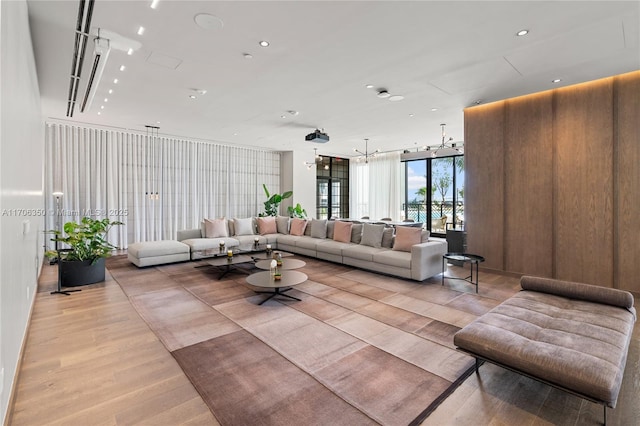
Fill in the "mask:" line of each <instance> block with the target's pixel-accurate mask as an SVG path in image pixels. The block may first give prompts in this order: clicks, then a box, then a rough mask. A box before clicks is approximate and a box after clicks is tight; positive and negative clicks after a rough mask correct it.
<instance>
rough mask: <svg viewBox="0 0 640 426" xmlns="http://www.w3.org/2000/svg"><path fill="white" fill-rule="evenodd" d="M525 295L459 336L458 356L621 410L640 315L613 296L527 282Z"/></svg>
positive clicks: (628, 300) (619, 294)
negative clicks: (618, 406)
mask: <svg viewBox="0 0 640 426" xmlns="http://www.w3.org/2000/svg"><path fill="white" fill-rule="evenodd" d="M520 283H521V287H522V291H520V292H519V293H517V294H515V295H514V296H512V297H511V298H509V299H507V300H505V301H504V302H503V303H502V304H500V305H498V306H496V307H495V308H494V309H492V310H491V311H489V312H487V313H486V314H484V315H482V316H481V317H479V318H477V319H476V320H475V321H473V322H472V323H470V324H468V325H467V326H466V327H464V328H462V329H461V330H460V331H458V332H457V333H456V334H455V335H454V339H453V341H454V344H455V345H456V346H457V347H458V349H459V350H462V351H463V352H466V353H468V354H470V355H472V356H474V357H475V358H476V371H477V367H478V365H479V362H478V361H479V360H480V361H481V360H485V361H489V362H491V363H494V364H497V365H500V366H502V367H505V368H507V369H510V370H513V371H516V372H518V373H520V374H523V375H526V376H528V377H531V378H533V379H536V380H539V381H541V382H544V383H547V384H549V385H552V386H555V387H557V388H560V389H562V390H565V391H568V392H570V393H573V394H575V395H578V396H579V397H581V398H585V399H588V400H590V401H593V402H596V403H599V404H603V405H604V418H605V423H606V407H610V408H615V406H616V401H617V399H618V393H619V392H620V386H621V384H622V377H623V374H624V369H625V364H626V361H627V353H628V349H629V343H630V340H631V334H632V332H633V326H634V323H635V320H636V311H635V309H634V307H633V302H634V301H633V295H632V294H631V293H629V292H626V291H622V290H616V289H612V288H606V287H600V286H594V285H587V284H580V283H574V282H568V281H560V280H554V279H549V278H536V277H529V276H524V277H522V278H521V281H520Z"/></svg>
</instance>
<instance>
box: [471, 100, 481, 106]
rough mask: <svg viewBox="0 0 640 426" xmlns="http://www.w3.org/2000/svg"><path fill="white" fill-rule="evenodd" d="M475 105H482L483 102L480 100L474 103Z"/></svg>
mask: <svg viewBox="0 0 640 426" xmlns="http://www.w3.org/2000/svg"><path fill="white" fill-rule="evenodd" d="M473 103H474V104H476V105H480V104H481V103H482V100H481V99H478V100H477V101H474V102H473Z"/></svg>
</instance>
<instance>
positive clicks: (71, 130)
mask: <svg viewBox="0 0 640 426" xmlns="http://www.w3.org/2000/svg"><path fill="white" fill-rule="evenodd" d="M46 139H47V140H46V162H45V176H46V177H45V179H46V182H45V190H46V203H47V209H48V210H49V211H52V210H53V209H55V207H56V206H55V199H54V197H53V195H52V194H53V192H55V191H60V192H63V194H64V195H63V197H62V202H61V206H60V210H61V211H60V212H59V213H60V214H61V216H60V217H59V221H60V222H62V223H64V222H67V221H70V220H74V221H76V220H79V219H80V218H81V217H82V216H94V217H99V218H101V217H107V216H108V217H110V218H111V219H113V220H121V221H122V222H124V223H125V225H124V226H121V227H116V228H114V230H113V231H112V232H111V234H110V235H109V240H110V241H111V242H112V243H113V244H115V245H116V246H118V247H123V248H124V247H126V246H127V244H128V243H131V242H134V241H149V240H160V239H172V238H175V236H176V232H177V231H178V230H181V229H188V228H197V227H199V224H200V221H201V220H202V219H203V218H205V217H208V218H212V217H221V216H226V217H248V216H254V215H256V214H257V213H259V212H260V211H262V207H263V206H262V203H263V202H264V198H265V197H264V193H263V190H262V184H263V183H265V184H266V185H267V187H268V188H269V190H270V191H274V192H277V191H279V189H280V188H279V182H280V153H278V152H272V151H266V150H259V149H251V148H244V147H232V146H225V145H220V144H215V143H211V142H202V141H191V140H183V139H173V138H166V137H159V136H153V135H149V134H138V133H131V132H122V131H114V130H102V129H93V128H86V127H81V126H76V125H68V124H59V123H47V125H46ZM57 220H58V216H57V215H55V214H51V215H49V216H48V217H47V229H54V228H56V226H57Z"/></svg>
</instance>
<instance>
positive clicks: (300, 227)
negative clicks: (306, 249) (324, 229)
mask: <svg viewBox="0 0 640 426" xmlns="http://www.w3.org/2000/svg"><path fill="white" fill-rule="evenodd" d="M306 227H307V221H306V220H304V219H298V218H293V219H291V228H290V229H289V234H291V235H298V236H301V235H304V229H305V228H306Z"/></svg>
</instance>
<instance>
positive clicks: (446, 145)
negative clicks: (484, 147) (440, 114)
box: [424, 123, 463, 158]
mask: <svg viewBox="0 0 640 426" xmlns="http://www.w3.org/2000/svg"><path fill="white" fill-rule="evenodd" d="M445 126H446V124H444V123H443V124H440V127H441V129H442V143H441V144H440V145H438V146H436V147H435V149H433V150H432V149H431V148H432V147H430V146H425V147H424V149H425V150H426V151H431V158H436V157H437V156H438V151H440V153H442V151H443V150H447V151H448V150H451V149H453V150H455V152H457V153H458V154H462V153H463V151H462V148H461V147H460V146H456V145H457V144H456V143H455V142H453V138H452V137H449V139H446V136H447V134H446V132H445V130H444V128H445ZM446 154H448V155H451V153H449V152H447V153H446Z"/></svg>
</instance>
